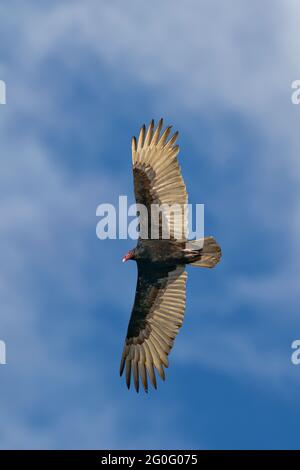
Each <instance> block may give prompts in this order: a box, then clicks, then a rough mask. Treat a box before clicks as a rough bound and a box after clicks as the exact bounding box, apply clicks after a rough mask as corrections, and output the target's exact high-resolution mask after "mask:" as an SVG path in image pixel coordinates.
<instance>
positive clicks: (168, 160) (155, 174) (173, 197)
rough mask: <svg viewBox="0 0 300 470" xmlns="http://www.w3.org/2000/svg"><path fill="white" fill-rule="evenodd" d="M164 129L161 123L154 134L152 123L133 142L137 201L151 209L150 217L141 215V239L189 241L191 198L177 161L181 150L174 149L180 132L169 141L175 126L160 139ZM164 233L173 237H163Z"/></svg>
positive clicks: (167, 129) (149, 211) (167, 130)
mask: <svg viewBox="0 0 300 470" xmlns="http://www.w3.org/2000/svg"><path fill="white" fill-rule="evenodd" d="M162 126H163V120H162V119H161V120H160V121H159V123H158V125H157V127H156V129H155V130H154V121H153V120H152V121H151V123H150V125H149V127H148V129H147V130H146V128H145V126H143V127H142V128H141V131H140V134H139V137H138V140H137V141H136V138H135V137H133V138H132V163H133V177H134V192H135V199H136V202H137V204H142V205H144V206H145V207H146V209H147V213H146V214H145V213H142V212H140V216H139V222H140V238H176V239H179V240H185V239H186V238H187V207H186V205H187V202H188V196H187V192H186V187H185V184H184V181H183V178H182V175H181V171H180V166H179V164H178V161H177V155H178V153H179V146H178V145H174V144H175V141H176V139H177V136H178V132H176V133H175V134H174V135H173V136H172V137H171V139H170V140H168V137H169V134H170V131H171V126H170V127H167V128H166V130H165V131H164V132H163V133H162V135H160V134H161V130H162ZM153 205H156V207H154V206H153ZM157 205H159V206H160V207H161V208H162V212H161V216H160V217H157V212H156V214H154V211H157ZM162 205H165V206H162ZM167 206H169V208H168V207H167ZM170 206H172V207H171V208H170ZM151 214H152V215H151ZM151 221H152V222H151ZM164 224H165V225H164ZM163 230H165V231H166V230H167V232H168V233H169V235H170V237H166V236H162V231H163ZM153 234H156V235H153Z"/></svg>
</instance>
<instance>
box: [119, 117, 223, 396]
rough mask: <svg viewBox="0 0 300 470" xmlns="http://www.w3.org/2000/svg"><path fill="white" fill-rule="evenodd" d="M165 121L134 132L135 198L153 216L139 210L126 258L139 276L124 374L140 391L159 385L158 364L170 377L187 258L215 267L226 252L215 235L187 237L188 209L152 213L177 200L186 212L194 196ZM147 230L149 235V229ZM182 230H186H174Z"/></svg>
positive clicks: (181, 317)
mask: <svg viewBox="0 0 300 470" xmlns="http://www.w3.org/2000/svg"><path fill="white" fill-rule="evenodd" d="M162 126H163V121H162V119H161V120H160V121H159V123H158V125H157V127H156V129H155V128H154V121H153V120H152V121H151V123H150V125H149V127H148V129H147V130H146V127H145V125H144V126H143V127H142V128H141V131H140V134H139V137H138V140H137V141H136V138H135V137H133V138H132V163H133V178H134V192H135V198H136V202H137V204H143V205H144V206H145V207H146V208H147V211H148V218H147V217H146V218H144V217H141V213H139V223H140V233H139V235H140V236H139V239H138V243H137V246H136V247H135V248H134V249H133V250H130V251H129V252H128V253H127V255H126V256H125V257H124V258H123V261H127V260H130V259H132V260H135V261H136V263H137V268H138V277H137V286H136V293H135V300H134V305H133V309H132V313H131V318H130V321H129V325H128V330H127V336H126V339H125V345H124V350H123V354H122V359H121V365H120V375H122V374H123V371H124V369H125V372H126V384H127V387H128V388H130V382H131V378H133V382H134V386H135V389H136V391H137V392H138V391H139V382H140V381H141V383H142V384H143V387H144V389H145V391H146V392H147V391H148V380H149V379H150V381H151V383H152V385H153V386H154V388H156V386H157V385H156V375H155V369H156V371H157V373H158V374H159V375H160V377H161V378H162V379H163V380H164V379H165V371H164V367H168V354H169V352H170V350H171V348H172V346H173V342H174V339H175V337H176V335H177V332H178V330H179V328H180V327H181V325H182V322H183V316H184V310H185V297H186V280H187V273H186V270H185V266H186V264H191V265H193V266H201V267H206V268H213V267H214V266H215V265H216V264H217V263H218V262H219V261H220V258H221V249H220V247H219V245H218V244H217V242H216V241H215V239H214V238H213V237H205V238H204V239H201V240H194V241H190V240H189V241H188V240H187V238H186V234H187V217H186V214H184V215H183V216H182V217H181V218H180V217H179V218H177V219H176V218H175V217H174V216H172V217H170V216H168V215H166V214H163V215H162V216H160V217H159V218H158V219H157V218H156V219H155V220H156V222H155V221H154V222H153V220H154V217H153V220H152V218H151V211H152V212H153V207H156V206H157V205H163V204H167V205H173V204H175V207H177V210H179V211H182V214H183V213H184V210H183V208H184V207H185V205H186V204H187V199H188V196H187V192H186V188H185V184H184V181H183V178H182V175H181V171H180V167H179V164H178V161H177V155H178V153H179V147H178V145H174V144H175V141H176V139H177V136H178V132H176V133H175V134H174V135H173V136H172V137H171V138H170V139H169V140H168V137H169V134H170V131H171V126H170V127H167V128H166V130H165V131H164V132H163V133H162V135H161V130H162ZM137 207H139V206H137ZM163 218H164V221H165V222H166V224H167V226H168V228H169V231H170V232H169V237H168V238H166V237H163V236H162V235H163V233H162V225H163ZM175 219H176V220H175ZM178 220H179V222H178ZM153 223H156V225H158V227H156V228H158V236H157V237H155V238H153V237H151V236H150V234H151V233H152V232H151V230H152V229H153V228H155V227H153V226H152V224H153ZM147 229H148V232H147ZM178 229H181V230H179V231H178ZM145 230H146V232H147V233H146V235H147V236H144V235H143V233H145ZM149 230H150V232H151V233H150V234H149ZM176 230H177V233H180V234H181V236H180V235H179V236H176V237H175V236H174V233H175V231H176ZM143 231H144V232H143Z"/></svg>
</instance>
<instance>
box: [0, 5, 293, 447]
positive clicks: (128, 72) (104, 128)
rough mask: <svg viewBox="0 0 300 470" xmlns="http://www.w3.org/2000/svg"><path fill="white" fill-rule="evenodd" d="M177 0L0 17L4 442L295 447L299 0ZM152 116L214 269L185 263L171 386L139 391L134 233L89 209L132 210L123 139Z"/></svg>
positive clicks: (0, 435) (1, 12)
mask: <svg viewBox="0 0 300 470" xmlns="http://www.w3.org/2000/svg"><path fill="white" fill-rule="evenodd" d="M176 3H177V5H176V4H174V2H171V1H169V0H166V1H165V2H158V1H157V0H154V1H153V2H150V3H149V2H147V3H146V2H139V1H138V0H129V1H128V2H126V6H125V2H122V1H121V0H119V1H118V0H117V1H115V2H104V1H100V2H99V1H96V0H89V1H86V2H81V1H77V0H74V1H68V0H63V1H62V0H61V1H51V2H49V1H48V2H47V1H44V2H38V3H37V2H33V1H27V2H26V8H25V6H24V5H23V2H19V1H17V0H16V1H14V0H12V1H11V2H10V3H9V4H7V5H5V6H4V5H1V6H0V16H1V31H0V38H1V40H0V79H2V80H5V82H6V84H7V104H6V105H5V106H1V107H0V131H1V141H0V150H1V172H0V196H1V197H0V207H1V222H0V240H1V267H0V293H1V295H0V312H1V314H0V339H2V340H4V341H5V342H6V345H7V365H5V366H0V376H1V387H0V414H1V426H0V446H1V448H5V449H6V448H25V449H28V448H47V449H48V448H49V449H53V448H70V449H74V448H144V449H151V448H158V449H159V448H170V449H176V448H186V449H188V448H203V449H228V448H299V439H298V435H297V434H298V426H297V425H298V422H299V420H300V410H299V405H298V396H299V391H300V366H299V367H296V366H293V365H292V364H291V360H290V356H291V352H292V350H291V343H292V341H293V340H294V339H299V338H300V320H299V312H298V308H299V301H300V294H299V281H300V273H299V258H300V256H299V249H298V239H299V236H300V223H299V220H300V219H299V215H300V205H299V200H300V199H299V195H300V194H299V193H300V191H299V178H300V166H299V154H300V143H299V139H298V126H299V117H300V114H299V113H300V107H298V106H295V105H293V104H292V103H291V92H292V90H291V83H292V81H293V80H296V79H299V78H300V77H299V73H300V72H299V54H298V51H297V45H298V44H299V28H298V18H299V14H300V7H299V3H298V2H296V1H291V0H285V1H284V2H283V1H277V0H275V1H268V0H266V1H264V2H263V3H262V2H258V1H254V2H251V3H250V2H246V1H240V2H235V1H228V2H226V4H225V2H221V1H215V0H213V1H211V0H210V1H196V0H187V2H185V3H184V4H183V3H182V4H181V3H179V2H176ZM160 117H163V118H164V119H165V122H166V123H171V124H173V125H174V127H175V128H176V129H178V130H179V131H180V142H179V143H180V146H181V153H180V156H179V158H180V163H181V166H182V171H183V176H184V178H185V181H186V185H187V188H188V190H189V200H190V202H191V203H204V204H205V224H206V228H205V230H206V233H207V234H214V235H215V236H216V238H217V239H218V241H219V243H220V244H221V246H222V249H223V260H222V263H221V264H220V265H219V266H218V268H217V269H215V270H213V271H209V272H208V271H205V270H200V269H189V279H188V300H187V309H186V317H185V322H184V326H183V328H182V330H181V331H180V334H179V335H178V337H177V339H176V343H175V347H174V350H173V351H172V354H171V357H170V368H169V369H168V370H167V380H166V382H165V383H159V388H158V391H156V392H151V393H149V394H148V395H145V394H143V393H141V394H139V395H136V394H135V393H133V392H128V391H127V389H126V387H125V384H124V380H121V379H120V378H119V376H118V368H119V361H120V355H121V352H122V347H123V340H124V335H125V333H126V328H127V322H128V319H129V315H130V310H131V306H132V302H133V297H134V289H135V282H136V268H135V265H134V263H128V264H126V265H123V264H122V263H121V259H122V256H123V255H124V253H126V251H127V250H128V249H129V248H130V247H131V246H132V242H130V241H114V240H111V241H100V240H98V239H97V238H96V235H95V230H96V224H97V218H96V216H95V212H96V207H97V205H98V204H100V203H101V202H115V201H117V199H118V196H119V194H127V195H128V196H129V197H130V198H131V199H132V200H133V191H132V189H133V188H132V174H131V166H130V165H131V155H130V139H131V136H132V134H134V133H137V131H138V128H139V127H140V125H141V124H142V123H144V122H149V121H150V119H151V118H155V119H158V118H160Z"/></svg>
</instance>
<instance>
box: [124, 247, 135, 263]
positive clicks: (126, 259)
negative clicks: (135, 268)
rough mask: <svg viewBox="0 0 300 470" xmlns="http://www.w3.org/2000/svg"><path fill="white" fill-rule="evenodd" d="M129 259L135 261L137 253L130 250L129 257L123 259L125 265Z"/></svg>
mask: <svg viewBox="0 0 300 470" xmlns="http://www.w3.org/2000/svg"><path fill="white" fill-rule="evenodd" d="M129 259H135V251H134V250H129V251H128V253H127V255H125V256H124V258H123V259H122V261H123V263H125V261H128V260H129Z"/></svg>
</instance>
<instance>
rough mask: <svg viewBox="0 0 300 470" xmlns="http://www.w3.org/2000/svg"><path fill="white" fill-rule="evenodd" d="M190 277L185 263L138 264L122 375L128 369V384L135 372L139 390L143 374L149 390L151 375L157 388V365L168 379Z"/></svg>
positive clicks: (152, 381)
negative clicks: (166, 265)
mask: <svg viewBox="0 0 300 470" xmlns="http://www.w3.org/2000/svg"><path fill="white" fill-rule="evenodd" d="M186 279H187V273H186V271H185V270H184V267H183V266H178V267H177V266H174V269H173V270H170V268H169V270H167V269H160V270H156V271H154V270H151V268H150V269H149V268H145V266H144V265H139V264H138V280H137V288H136V294H135V301H134V306H133V309H132V313H131V318H130V321H129V325H128V331H127V337H126V340H125V346H124V350H123V355H122V359H121V366H120V375H122V373H123V371H124V368H125V369H126V383H127V387H128V388H129V387H130V381H131V376H133V379H134V386H135V389H136V391H137V392H138V390H139V378H140V379H141V382H142V384H143V386H144V389H145V391H148V380H147V377H149V378H150V381H151V383H152V385H153V386H154V387H155V388H156V376H155V372H154V368H155V369H156V370H157V372H158V373H159V375H160V377H161V378H162V379H163V380H164V379H165V372H164V367H168V354H169V352H170V350H171V348H172V346H173V341H174V339H175V337H176V335H177V333H178V330H179V328H180V327H181V325H182V322H183V316H184V310H185V296H186Z"/></svg>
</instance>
